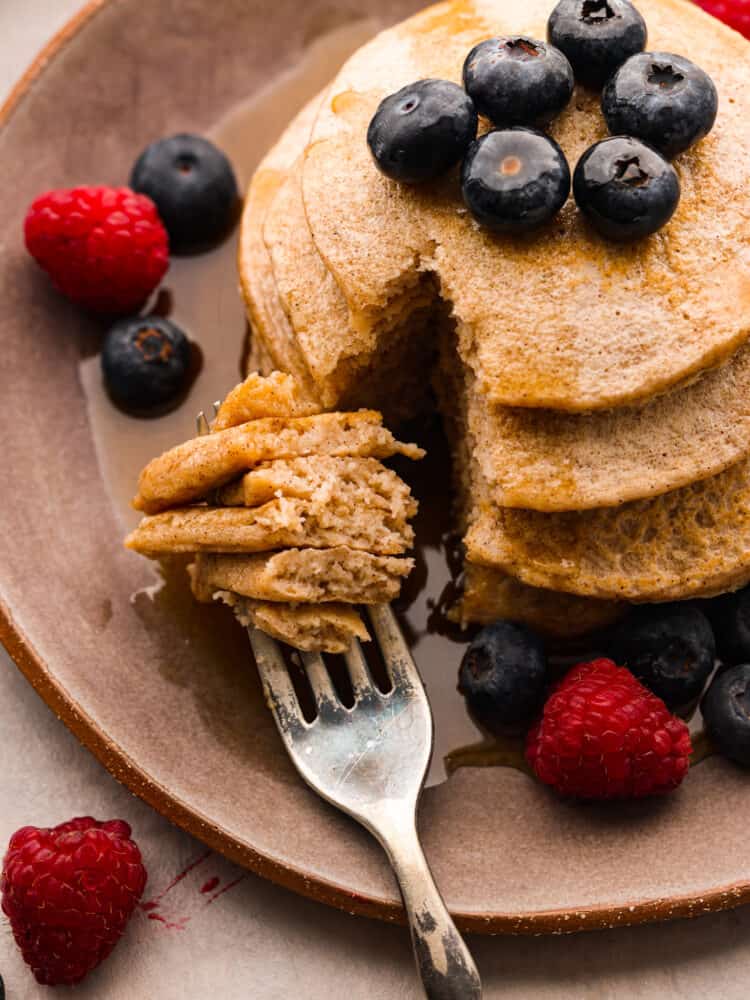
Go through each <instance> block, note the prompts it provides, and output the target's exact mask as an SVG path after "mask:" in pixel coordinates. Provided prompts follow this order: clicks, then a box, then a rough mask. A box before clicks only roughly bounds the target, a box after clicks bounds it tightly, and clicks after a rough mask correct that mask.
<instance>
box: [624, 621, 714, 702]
mask: <svg viewBox="0 0 750 1000" xmlns="http://www.w3.org/2000/svg"><path fill="white" fill-rule="evenodd" d="M610 645H611V648H610V650H609V652H610V654H611V655H612V658H613V659H614V660H616V661H617V663H621V664H623V665H624V666H626V667H627V668H628V670H630V671H631V673H633V674H635V676H636V677H637V678H638V679H639V680H640V681H641V682H642V683H643V684H645V685H646V687H647V688H649V689H650V690H651V691H653V692H654V694H656V695H658V696H659V697H660V698H661V699H662V701H663V702H664V703H665V704H666V705H667V706H668V707H669V708H671V709H675V708H680V707H682V706H684V705H688V704H689V703H690V702H691V701H693V700H694V699H695V698H697V697H698V695H699V694H700V693H701V691H702V690H703V688H704V686H705V683H706V681H707V680H708V678H709V676H710V675H711V671H712V670H713V668H714V661H715V659H716V643H715V641H714V634H713V631H712V629H711V625H710V623H709V621H708V618H706V616H705V615H704V614H703V612H701V611H699V610H698V608H696V607H694V606H692V605H690V604H658V605H646V604H644V605H641V606H640V607H638V608H634V609H633V611H632V612H631V614H630V615H628V617H627V618H626V619H625V620H624V621H623V622H622V623H621V624H620V625H619V626H618V627H617V628H616V629H615V631H614V633H613V635H612V639H611V644H610Z"/></svg>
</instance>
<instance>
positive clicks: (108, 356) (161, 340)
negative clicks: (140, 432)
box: [101, 316, 192, 414]
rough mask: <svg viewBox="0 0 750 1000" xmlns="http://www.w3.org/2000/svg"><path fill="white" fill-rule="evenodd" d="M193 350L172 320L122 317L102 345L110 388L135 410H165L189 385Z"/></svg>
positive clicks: (119, 400) (125, 406)
mask: <svg viewBox="0 0 750 1000" xmlns="http://www.w3.org/2000/svg"><path fill="white" fill-rule="evenodd" d="M191 353H192V352H191V347H190V341H189V340H188V339H187V337H186V336H185V334H184V333H183V332H182V330H181V329H180V328H179V327H178V326H175V324H174V323H171V322H170V321H169V320H168V319H162V318H161V317H160V316H139V317H136V318H135V319H121V320H119V321H118V322H117V323H115V324H114V326H112V327H111V328H110V330H109V331H108V333H107V336H106V337H105V339H104V346H103V347H102V356H101V362H102V374H103V375H104V383H105V385H106V387H107V391H108V392H109V394H110V396H111V398H112V399H113V400H114V402H115V403H117V404H118V405H119V406H121V407H122V408H123V409H124V410H127V411H128V412H130V413H136V414H138V413H149V412H154V411H158V412H159V413H164V412H166V411H167V410H168V409H171V408H172V407H171V406H170V404H175V403H177V402H178V401H179V400H180V399H181V397H182V394H183V392H184V390H185V388H186V387H187V382H188V380H189V377H190V368H191V360H192V358H191Z"/></svg>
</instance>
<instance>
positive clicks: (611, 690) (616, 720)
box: [526, 660, 692, 799]
mask: <svg viewBox="0 0 750 1000" xmlns="http://www.w3.org/2000/svg"><path fill="white" fill-rule="evenodd" d="M691 751H692V747H691V745H690V734H689V733H688V728H687V726H686V725H685V723H684V722H683V721H682V720H681V719H678V718H676V717H675V716H673V715H672V714H671V713H670V712H669V710H668V709H667V707H666V705H665V704H664V702H663V701H662V700H661V699H660V698H657V697H656V695H655V694H652V693H651V692H650V691H649V690H648V689H647V688H645V687H644V686H643V685H642V684H641V682H640V681H639V680H637V679H636V678H635V677H634V676H633V675H632V674H631V673H630V671H629V670H626V669H625V667H618V666H617V665H616V664H614V663H613V662H612V660H593V661H592V662H591V663H579V664H578V666H576V667H573V669H572V670H570V671H569V672H568V673H567V674H566V675H565V677H563V679H562V680H561V681H560V682H559V684H557V685H556V687H555V688H554V689H553V691H552V694H551V695H550V696H549V698H548V699H547V703H546V704H545V706H544V711H543V712H542V718H541V719H540V720H539V722H537V724H536V725H535V726H534V728H533V729H532V730H531V731H530V732H529V734H528V736H527V738H526V759H527V760H528V762H529V764H530V765H531V767H532V768H533V770H534V773H535V774H536V776H537V777H538V778H539V780H540V781H543V782H544V783H545V784H547V785H552V787H553V788H555V789H557V791H558V792H560V793H561V794H563V795H572V796H575V797H576V798H581V799H640V798H644V797H645V796H647V795H663V794H664V793H665V792H669V791H671V790H672V789H673V788H677V786H678V785H679V784H680V782H681V781H682V779H683V778H684V777H685V775H686V774H687V770H688V767H689V764H690V753H691Z"/></svg>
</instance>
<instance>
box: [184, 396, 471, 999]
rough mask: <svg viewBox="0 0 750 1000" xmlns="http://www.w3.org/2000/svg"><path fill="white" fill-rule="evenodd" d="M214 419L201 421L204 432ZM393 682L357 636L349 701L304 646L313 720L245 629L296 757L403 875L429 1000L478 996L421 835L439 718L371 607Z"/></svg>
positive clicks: (390, 630) (274, 649)
mask: <svg viewBox="0 0 750 1000" xmlns="http://www.w3.org/2000/svg"><path fill="white" fill-rule="evenodd" d="M207 430H208V422H207V421H206V418H205V416H204V414H203V413H201V414H200V415H199V417H198V432H199V433H206V431H207ZM367 613H368V615H369V617H370V621H371V623H372V627H373V631H374V633H375V637H376V639H377V641H378V644H379V646H380V651H381V653H382V657H383V661H384V663H385V665H386V669H387V672H388V676H389V679H390V682H391V689H390V691H389V692H388V693H383V692H382V691H381V690H380V689H379V688H378V687H377V686H376V685H375V683H374V681H373V678H372V675H371V673H370V670H369V668H368V666H367V661H366V660H365V657H364V654H363V652H362V647H361V645H360V643H359V641H358V640H357V639H353V640H352V642H351V644H350V646H349V649H348V650H347V652H346V653H345V654H344V659H345V661H346V665H347V667H348V671H349V679H350V682H351V687H352V691H353V694H354V703H353V705H352V706H351V707H348V706H346V705H344V704H343V702H342V701H341V699H340V698H339V696H338V694H337V692H336V689H335V688H334V686H333V682H332V681H331V677H330V674H329V673H328V670H327V668H326V665H325V661H324V660H323V657H322V656H321V654H320V653H309V652H307V653H306V652H302V653H300V654H299V655H300V656H301V659H302V662H303V664H304V667H305V671H306V674H307V679H308V681H309V685H310V688H311V690H312V693H313V697H314V699H315V707H316V716H315V718H314V719H313V720H312V721H310V722H308V721H307V720H306V719H305V717H304V715H303V713H302V709H301V707H300V704H299V700H298V698H297V694H296V692H295V689H294V686H293V684H292V681H291V678H290V676H289V671H288V669H287V666H286V663H285V661H284V657H283V654H282V650H281V647H280V645H279V644H278V643H277V642H276V640H275V639H272V638H271V637H270V636H268V635H266V634H265V633H264V632H261V631H260V630H259V629H257V628H253V627H251V628H248V630H247V631H248V635H249V637H250V645H251V646H252V650H253V654H254V656H255V662H256V664H257V667H258V672H259V674H260V678H261V682H262V684H263V692H264V695H265V699H266V702H267V704H268V706H269V707H270V709H271V712H272V714H273V717H274V720H275V722H276V726H277V728H278V730H279V734H280V735H281V739H282V741H283V743H284V745H285V747H286V749H287V752H288V754H289V756H290V757H291V760H292V763H293V764H294V766H295V767H296V769H297V771H298V772H299V774H300V775H301V777H302V778H303V779H304V781H305V782H307V784H308V785H309V786H310V787H311V788H312V789H313V790H314V791H316V792H317V793H318V794H319V795H320V796H321V797H322V798H323V799H325V800H326V801H327V802H329V803H330V804H331V805H333V806H336V807H337V808H338V809H340V810H341V811H342V812H345V813H347V814H348V815H349V816H351V817H352V818H353V819H355V820H357V822H359V823H361V824H362V826H364V827H365V829H366V830H368V831H369V832H370V833H371V834H372V835H373V836H374V837H375V838H376V839H377V840H378V841H379V843H380V844H381V846H382V847H383V849H384V850H385V852H386V854H387V855H388V860H389V861H390V863H391V866H392V867H393V870H394V873H395V875H396V879H397V881H398V885H399V889H400V891H401V897H402V899H403V903H404V909H405V911H406V916H407V919H408V922H409V930H410V933H411V941H412V948H413V950H414V957H415V960H416V963H417V970H418V972H419V975H420V978H421V980H422V986H423V987H424V992H425V995H426V997H427V998H428V1000H480V998H481V995H482V988H481V983H480V980H479V974H478V972H477V969H476V966H475V964H474V960H473V959H472V957H471V953H470V952H469V949H468V948H467V947H466V944H465V943H464V941H463V939H462V938H461V936H460V934H459V933H458V930H457V929H456V926H455V924H454V923H453V920H452V918H451V916H450V914H449V913H448V910H447V908H446V906H445V903H444V902H443V899H442V897H441V895H440V893H439V891H438V888H437V886H436V885H435V880H434V878H433V876H432V872H431V871H430V868H429V866H428V864H427V860H426V858H425V856H424V853H423V851H422V847H421V844H420V842H419V834H418V833H417V819H416V817H417V804H418V802H419V797H420V795H421V793H422V788H423V786H424V780H425V777H426V774H427V768H428V766H429V763H430V758H431V757H432V748H433V721H432V713H431V711H430V706H429V702H428V701H427V695H426V693H425V689H424V686H423V684H422V681H421V678H420V676H419V673H418V671H417V667H416V664H415V663H414V660H413V658H412V656H411V653H410V652H409V649H408V647H407V645H406V642H405V640H404V637H403V635H402V633H401V630H400V628H399V626H398V623H397V621H396V617H395V615H394V613H393V611H392V609H391V607H390V606H389V605H387V604H380V605H375V606H373V607H370V608H368V609H367Z"/></svg>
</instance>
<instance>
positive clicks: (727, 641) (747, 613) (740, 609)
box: [705, 587, 750, 664]
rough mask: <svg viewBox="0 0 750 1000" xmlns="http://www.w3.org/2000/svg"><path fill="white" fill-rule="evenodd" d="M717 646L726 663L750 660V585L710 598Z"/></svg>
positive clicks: (707, 604)
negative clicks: (731, 592) (732, 592)
mask: <svg viewBox="0 0 750 1000" xmlns="http://www.w3.org/2000/svg"><path fill="white" fill-rule="evenodd" d="M705 611H706V614H707V615H708V617H709V618H710V620H711V624H712V625H713V627H714V635H715V637H716V650H717V653H718V655H719V657H720V659H721V660H722V661H723V662H724V663H730V664H733V663H750V587H744V588H743V589H742V590H738V591H736V592H735V593H734V594H722V596H721V597H717V598H716V599H715V600H713V601H707V602H706V604H705Z"/></svg>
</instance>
